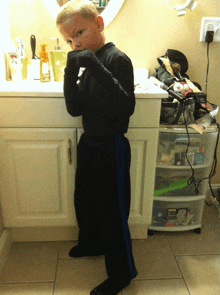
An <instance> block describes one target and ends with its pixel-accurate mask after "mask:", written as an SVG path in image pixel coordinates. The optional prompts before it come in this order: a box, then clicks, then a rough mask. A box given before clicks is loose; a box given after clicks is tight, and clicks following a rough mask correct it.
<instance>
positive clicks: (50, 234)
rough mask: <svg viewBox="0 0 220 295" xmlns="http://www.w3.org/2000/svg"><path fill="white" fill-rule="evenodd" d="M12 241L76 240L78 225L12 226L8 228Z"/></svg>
mask: <svg viewBox="0 0 220 295" xmlns="http://www.w3.org/2000/svg"><path fill="white" fill-rule="evenodd" d="M10 232H11V236H12V238H13V240H14V242H54V241H75V240H78V232H79V230H78V227H72V226H60V227H56V226H54V227H14V228H10Z"/></svg>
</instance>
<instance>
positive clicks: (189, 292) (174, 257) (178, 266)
mask: <svg viewBox="0 0 220 295" xmlns="http://www.w3.org/2000/svg"><path fill="white" fill-rule="evenodd" d="M167 242H168V244H169V246H170V250H171V252H172V254H173V257H174V259H175V261H176V264H177V266H178V268H179V270H180V273H181V276H182V279H183V281H184V283H185V286H186V289H187V291H188V292H189V295H192V294H191V293H190V291H189V287H188V285H187V283H186V281H185V278H184V276H183V273H182V271H181V268H180V266H179V264H178V261H177V257H176V256H178V255H175V254H174V252H173V249H172V246H171V244H170V241H169V237H167Z"/></svg>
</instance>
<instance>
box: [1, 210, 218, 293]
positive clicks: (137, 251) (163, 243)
mask: <svg viewBox="0 0 220 295" xmlns="http://www.w3.org/2000/svg"><path fill="white" fill-rule="evenodd" d="M75 244H76V242H35V243H34V242H33V243H32V242H30V243H14V244H13V246H12V248H11V251H10V254H9V257H8V260H7V263H6V265H5V268H4V270H3V273H2V274H1V277H0V294H1V295H6V294H7V295H15V294H16V295H17V294H18V295H61V294H62V295H87V294H89V293H90V290H92V289H93V288H94V287H95V286H96V285H98V284H100V283H101V282H102V281H103V280H104V279H106V273H105V266H104V256H100V257H94V258H77V259H76V258H75V259H74V258H70V257H69V256H68V251H69V250H70V248H71V247H72V246H73V245H75ZM132 244H133V253H134V258H135V262H136V267H137V269H138V272H139V274H138V276H137V277H136V278H135V279H134V280H133V281H132V282H131V284H130V285H129V286H128V287H127V288H125V289H124V290H123V291H122V292H121V293H120V294H121V295H203V294H204V295H219V294H220V255H219V254H220V219H219V218H218V216H217V210H216V209H215V208H213V207H208V206H207V205H205V210H204V216H203V224H202V232H201V234H197V233H194V232H178V233H162V232H157V233H156V234H155V235H154V236H149V237H148V238H147V239H146V240H133V241H132Z"/></svg>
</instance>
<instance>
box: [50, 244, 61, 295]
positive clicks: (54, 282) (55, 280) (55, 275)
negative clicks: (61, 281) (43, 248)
mask: <svg viewBox="0 0 220 295" xmlns="http://www.w3.org/2000/svg"><path fill="white" fill-rule="evenodd" d="M60 247H61V244H60V245H59V248H58V254H57V264H56V271H55V278H54V284H53V292H52V295H54V292H55V286H56V280H57V268H58V262H59V256H60Z"/></svg>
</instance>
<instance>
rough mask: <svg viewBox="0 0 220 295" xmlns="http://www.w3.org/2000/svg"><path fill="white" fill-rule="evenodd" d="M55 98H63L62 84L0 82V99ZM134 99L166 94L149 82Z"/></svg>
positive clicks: (140, 88)
mask: <svg viewBox="0 0 220 295" xmlns="http://www.w3.org/2000/svg"><path fill="white" fill-rule="evenodd" d="M15 96H16V97H18V96H20V97H45V98H47V97H48V98H49V97H56V98H58V97H59V98H63V97H64V95H63V82H44V83H41V82H40V81H33V80H32V81H30V80H22V81H19V82H10V81H3V82H2V81H0V97H15ZM135 97H136V98H140V99H144V98H146V99H147V98H151V99H152V98H155V99H162V98H167V97H168V93H167V92H165V91H164V90H162V89H161V88H159V87H158V86H155V85H153V83H152V82H151V81H150V80H147V82H146V83H144V84H142V85H138V86H136V87H135Z"/></svg>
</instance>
